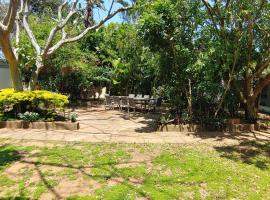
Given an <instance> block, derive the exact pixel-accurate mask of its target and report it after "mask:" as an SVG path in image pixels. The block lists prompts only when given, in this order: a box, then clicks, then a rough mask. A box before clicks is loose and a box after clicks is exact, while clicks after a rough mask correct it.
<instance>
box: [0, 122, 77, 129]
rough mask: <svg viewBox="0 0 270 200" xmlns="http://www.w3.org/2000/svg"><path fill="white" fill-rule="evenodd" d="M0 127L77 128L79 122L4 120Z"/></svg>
mask: <svg viewBox="0 0 270 200" xmlns="http://www.w3.org/2000/svg"><path fill="white" fill-rule="evenodd" d="M0 128H9V129H43V130H70V131H74V130H78V129H79V128H80V126H79V122H75V123H73V122H25V121H4V122H0Z"/></svg>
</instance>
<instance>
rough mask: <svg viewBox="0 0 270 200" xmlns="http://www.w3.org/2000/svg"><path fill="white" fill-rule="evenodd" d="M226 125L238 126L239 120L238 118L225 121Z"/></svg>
mask: <svg viewBox="0 0 270 200" xmlns="http://www.w3.org/2000/svg"><path fill="white" fill-rule="evenodd" d="M226 122H227V124H240V122H241V120H240V118H230V119H227V121H226Z"/></svg>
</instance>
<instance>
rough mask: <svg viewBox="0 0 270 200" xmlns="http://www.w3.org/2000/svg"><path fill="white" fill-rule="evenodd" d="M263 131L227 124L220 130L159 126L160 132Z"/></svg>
mask: <svg viewBox="0 0 270 200" xmlns="http://www.w3.org/2000/svg"><path fill="white" fill-rule="evenodd" d="M262 129H264V127H262V126H261V125H260V124H227V125H225V127H224V128H222V129H221V130H217V129H208V128H205V127H202V126H201V125H198V124H185V125H183V124H181V125H174V124H168V125H165V126H163V127H161V126H159V128H158V131H161V132H202V131H226V132H252V131H259V130H262Z"/></svg>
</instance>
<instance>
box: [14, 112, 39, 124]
mask: <svg viewBox="0 0 270 200" xmlns="http://www.w3.org/2000/svg"><path fill="white" fill-rule="evenodd" d="M18 117H19V118H20V119H21V120H24V121H27V122H35V121H38V120H39V118H40V116H39V114H38V113H36V112H28V111H26V112H25V113H19V114H18Z"/></svg>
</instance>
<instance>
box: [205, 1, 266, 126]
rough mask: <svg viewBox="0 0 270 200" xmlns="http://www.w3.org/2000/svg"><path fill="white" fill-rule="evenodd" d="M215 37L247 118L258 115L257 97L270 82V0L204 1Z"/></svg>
mask: <svg viewBox="0 0 270 200" xmlns="http://www.w3.org/2000/svg"><path fill="white" fill-rule="evenodd" d="M202 2H203V4H204V6H205V9H206V11H207V13H208V19H207V21H206V23H208V22H209V23H210V26H208V27H211V29H209V30H210V34H211V37H212V38H214V40H215V41H216V44H218V45H216V46H219V49H218V50H219V51H218V53H219V54H220V59H219V60H220V63H219V64H220V65H222V66H224V67H225V68H226V70H227V72H228V77H227V80H226V89H225V93H226V91H227V90H228V89H229V88H230V87H231V85H232V83H233V84H234V86H235V87H236V88H237V90H238V92H239V95H240V96H241V99H242V103H243V104H244V106H245V113H246V118H247V119H249V120H250V121H255V120H256V118H257V100H258V96H259V94H260V93H261V91H262V89H263V88H264V87H265V86H266V85H268V84H269V83H270V73H269V67H270V34H269V33H270V20H269V18H270V2H269V1H267V0H241V1H230V0H224V1H215V2H212V3H209V2H208V1H207V0H202Z"/></svg>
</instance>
